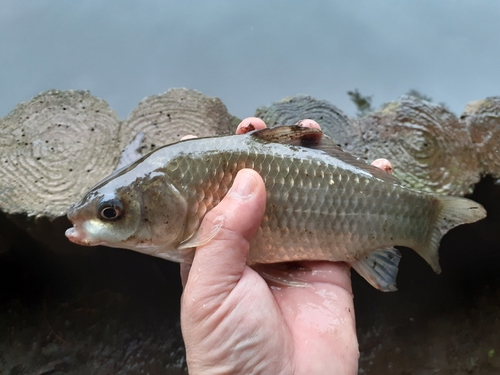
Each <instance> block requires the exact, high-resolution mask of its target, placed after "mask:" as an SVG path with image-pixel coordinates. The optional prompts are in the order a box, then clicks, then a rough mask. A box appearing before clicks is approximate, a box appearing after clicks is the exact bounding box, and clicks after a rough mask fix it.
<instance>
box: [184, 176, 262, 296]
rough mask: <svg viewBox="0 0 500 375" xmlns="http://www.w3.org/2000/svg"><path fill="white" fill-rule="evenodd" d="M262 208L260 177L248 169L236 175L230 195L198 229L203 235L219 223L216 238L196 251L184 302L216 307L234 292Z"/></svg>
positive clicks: (260, 217)
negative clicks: (205, 302) (206, 303)
mask: <svg viewBox="0 0 500 375" xmlns="http://www.w3.org/2000/svg"><path fill="white" fill-rule="evenodd" d="M265 206H266V189H265V186H264V182H263V180H262V178H261V177H260V175H259V174H258V173H257V172H255V171H254V170H251V169H243V170H241V171H240V172H238V175H237V176H236V178H235V180H234V183H233V186H232V187H231V189H230V190H229V192H228V193H227V194H226V196H225V197H224V199H223V200H222V201H221V202H220V203H219V204H218V205H217V206H216V207H215V208H214V209H212V210H211V211H210V212H209V213H208V214H207V215H206V216H205V218H204V219H203V222H202V224H201V226H200V229H199V231H200V232H201V233H204V232H210V230H211V228H213V227H214V225H218V224H217V223H222V226H221V229H220V231H219V232H218V233H217V235H216V236H215V237H214V238H213V239H212V240H211V241H210V242H209V243H208V244H206V245H203V246H199V247H198V248H197V249H196V253H195V256H194V259H193V263H192V266H191V269H190V271H189V277H188V280H187V283H186V287H185V289H184V293H183V300H184V301H183V302H184V303H188V304H190V302H192V303H195V304H196V305H198V304H202V305H203V304H204V302H202V301H210V305H213V304H217V303H218V302H222V301H223V300H224V299H225V298H226V297H227V295H228V294H229V293H230V292H231V291H232V290H233V289H234V287H235V286H236V284H237V283H238V281H239V280H240V278H241V275H242V274H243V271H244V270H245V267H246V259H247V254H248V250H249V247H250V245H249V241H250V239H251V238H252V236H253V235H254V234H255V233H256V232H257V230H258V228H259V226H260V222H261V220H262V216H263V215H264V211H265ZM219 225H220V224H219ZM186 299H188V300H189V301H186Z"/></svg>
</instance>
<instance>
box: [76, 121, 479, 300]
mask: <svg viewBox="0 0 500 375" xmlns="http://www.w3.org/2000/svg"><path fill="white" fill-rule="evenodd" d="M243 168H252V169H254V170H255V171H257V172H258V173H259V174H260V175H261V176H262V178H263V180H264V183H265V186H266V193H267V200H266V203H267V205H266V211H265V214H264V217H263V219H262V222H261V225H260V227H259V229H258V231H257V234H256V235H255V236H254V237H253V238H252V239H251V241H250V251H249V255H248V263H249V264H250V265H253V264H266V263H279V262H288V261H298V260H327V261H345V262H349V263H351V264H352V266H353V268H354V269H356V270H357V271H358V272H360V273H361V275H362V276H363V277H365V279H367V280H368V281H369V282H370V283H371V284H372V285H374V286H375V287H377V288H379V289H381V290H394V289H395V286H394V279H395V276H396V272H397V263H398V261H399V257H400V255H399V254H398V252H397V251H396V250H394V249H392V247H393V246H397V245H399V246H407V247H411V248H413V249H414V250H415V251H417V252H418V253H419V254H420V255H421V256H422V257H423V258H424V259H425V260H426V261H427V262H428V263H429V264H430V265H431V266H432V267H433V268H434V270H435V271H436V272H439V271H440V268H439V264H438V255H437V248H438V246H439V241H440V239H441V237H442V235H443V234H444V233H445V232H446V231H447V230H448V229H450V228H451V227H453V226H456V225H460V224H463V223H468V222H473V221H477V220H479V219H481V218H482V217H484V216H485V211H484V209H483V208H482V207H481V206H480V205H479V204H477V203H476V202H473V201H470V200H467V199H464V198H458V197H443V196H437V195H432V194H427V193H421V192H418V191H414V190H410V189H407V188H405V187H403V186H402V185H401V184H400V183H399V181H398V180H397V179H396V178H395V177H393V176H391V175H389V174H388V173H386V172H384V171H382V170H379V169H377V168H375V167H372V166H369V165H367V164H366V163H364V162H363V161H361V160H359V159H356V158H355V157H353V156H352V155H350V154H348V153H345V152H343V151H342V150H341V149H340V148H338V146H336V145H335V144H334V142H333V141H332V140H331V139H329V138H328V137H326V136H324V135H322V133H321V132H320V131H319V130H317V129H309V128H301V127H298V126H289V127H277V128H273V129H264V130H260V131H255V132H253V133H250V134H246V135H234V136H226V137H218V138H200V139H190V140H186V141H181V142H178V143H176V144H172V145H168V146H165V147H162V148H159V149H157V150H155V151H154V152H153V153H151V154H150V155H148V156H146V157H144V158H142V159H141V160H139V161H137V162H135V163H134V164H132V165H130V166H129V167H127V168H125V169H123V170H120V171H118V172H116V173H115V174H113V175H112V176H110V177H108V178H107V179H105V180H104V181H103V182H102V183H100V184H98V185H97V186H96V187H95V188H93V189H92V190H91V191H90V192H89V193H88V194H87V196H86V197H84V199H83V200H82V202H80V203H79V204H77V205H75V206H74V207H73V208H72V209H71V210H70V212H69V214H68V217H69V219H70V220H71V221H72V222H73V223H74V225H75V227H74V228H71V229H70V230H68V232H67V236H68V238H70V240H72V241H74V242H77V243H81V244H86V245H94V244H104V245H108V246H114V247H123V248H127V249H132V250H136V251H141V252H144V253H147V254H150V255H154V256H158V257H162V258H165V259H169V260H174V261H178V262H190V261H191V260H192V258H193V255H194V248H196V247H197V246H200V245H202V244H204V243H206V242H208V241H210V239H211V238H212V237H213V236H214V235H215V234H216V231H217V229H218V228H217V227H216V228H214V229H213V233H212V232H211V233H209V235H206V234H199V233H198V228H199V226H200V224H201V221H202V220H203V218H204V216H205V215H206V213H207V212H208V211H210V210H211V209H212V208H214V207H215V206H216V205H217V204H218V203H219V202H220V201H221V200H222V199H223V198H224V196H225V195H226V193H227V191H228V190H229V189H230V188H231V185H232V183H233V181H234V179H235V177H236V175H237V173H238V171H240V170H241V169H243ZM106 209H107V210H108V211H106V213H107V215H113V213H117V215H118V214H119V217H116V218H115V217H113V218H111V219H110V218H109V217H103V212H104V211H103V210H106ZM110 210H111V211H110ZM113 210H115V211H113ZM145 223H147V225H145Z"/></svg>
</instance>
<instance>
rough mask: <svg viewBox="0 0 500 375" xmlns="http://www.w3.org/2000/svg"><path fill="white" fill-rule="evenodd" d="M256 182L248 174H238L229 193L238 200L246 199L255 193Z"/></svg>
mask: <svg viewBox="0 0 500 375" xmlns="http://www.w3.org/2000/svg"><path fill="white" fill-rule="evenodd" d="M256 187H257V181H256V180H255V177H254V176H252V175H251V174H249V173H245V172H239V173H238V175H237V176H236V179H235V180H234V183H233V186H232V187H231V190H230V191H229V193H230V194H231V195H232V196H233V197H235V198H238V199H248V198H250V197H251V196H252V195H253V193H254V192H255V188H256Z"/></svg>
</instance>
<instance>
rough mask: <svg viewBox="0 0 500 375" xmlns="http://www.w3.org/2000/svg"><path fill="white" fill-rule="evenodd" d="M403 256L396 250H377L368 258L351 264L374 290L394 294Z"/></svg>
mask: <svg viewBox="0 0 500 375" xmlns="http://www.w3.org/2000/svg"><path fill="white" fill-rule="evenodd" d="M400 259H401V254H400V253H399V251H398V250H396V249H394V248H389V249H381V250H377V251H375V252H373V253H371V254H370V255H368V256H367V257H365V258H363V259H360V260H358V261H356V262H353V263H351V266H352V268H354V269H355V270H356V272H357V273H359V274H360V275H361V276H363V277H364V278H365V280H366V281H368V282H369V283H370V284H371V285H372V286H373V287H374V288H376V289H379V290H381V291H382V292H394V291H396V290H398V288H396V276H397V274H398V265H399V260H400Z"/></svg>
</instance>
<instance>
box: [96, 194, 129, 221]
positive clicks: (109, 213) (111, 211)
mask: <svg viewBox="0 0 500 375" xmlns="http://www.w3.org/2000/svg"><path fill="white" fill-rule="evenodd" d="M98 212H99V215H100V217H101V219H103V220H106V221H113V220H118V219H120V218H121V217H122V214H123V205H122V203H121V202H120V201H119V200H118V199H112V200H109V201H105V202H102V203H100V204H99V207H98Z"/></svg>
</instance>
